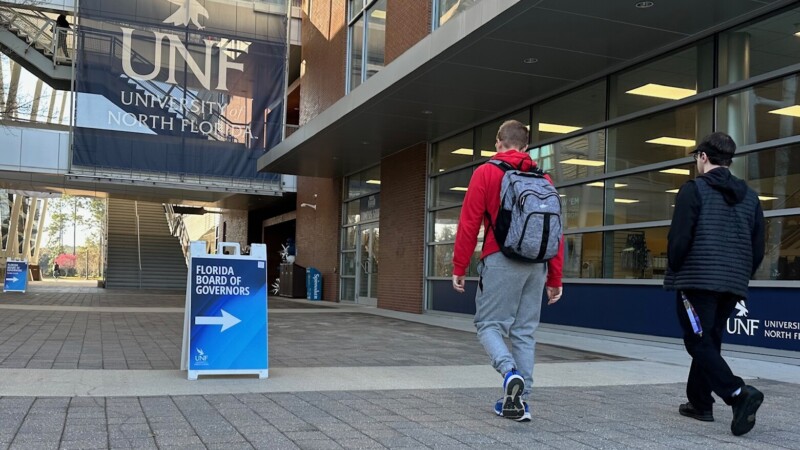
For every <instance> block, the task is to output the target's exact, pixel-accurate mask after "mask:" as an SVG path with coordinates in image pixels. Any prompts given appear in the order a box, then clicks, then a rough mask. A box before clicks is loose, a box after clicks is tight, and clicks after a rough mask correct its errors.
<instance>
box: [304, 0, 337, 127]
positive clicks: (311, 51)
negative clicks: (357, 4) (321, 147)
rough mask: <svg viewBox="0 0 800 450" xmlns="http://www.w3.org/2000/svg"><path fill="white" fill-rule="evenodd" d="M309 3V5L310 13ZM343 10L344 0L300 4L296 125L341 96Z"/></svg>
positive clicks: (307, 0) (316, 113)
mask: <svg viewBox="0 0 800 450" xmlns="http://www.w3.org/2000/svg"><path fill="white" fill-rule="evenodd" d="M309 3H311V4H312V7H311V11H310V12H309V10H308V7H309ZM345 10H346V2H345V0H327V1H326V0H313V1H310V0H304V1H303V29H302V38H301V39H302V43H303V48H302V61H303V62H302V64H303V66H302V67H301V69H300V73H301V75H300V85H301V89H300V125H303V124H306V123H308V122H309V121H310V120H311V119H313V118H314V117H316V116H317V115H318V114H319V113H321V112H322V111H324V110H325V109H327V108H328V107H330V106H331V105H333V104H334V103H336V101H337V100H339V99H340V98H342V97H343V96H344V82H345V68H346V58H347V53H346V49H347V22H346V16H345ZM309 13H310V14H309Z"/></svg>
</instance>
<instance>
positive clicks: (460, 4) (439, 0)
mask: <svg viewBox="0 0 800 450" xmlns="http://www.w3.org/2000/svg"><path fill="white" fill-rule="evenodd" d="M480 1H481V0H436V10H437V12H438V20H437V27H439V26H442V25H444V24H445V23H446V22H447V21H448V20H450V19H452V18H453V17H455V16H456V15H457V14H459V13H461V12H463V11H466V10H467V9H469V8H470V7H472V5H474V4H476V3H480Z"/></svg>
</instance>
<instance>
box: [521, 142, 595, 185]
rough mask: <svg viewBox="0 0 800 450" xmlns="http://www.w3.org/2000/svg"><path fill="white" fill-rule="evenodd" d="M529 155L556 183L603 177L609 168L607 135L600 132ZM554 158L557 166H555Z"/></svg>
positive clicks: (553, 145) (544, 148)
mask: <svg viewBox="0 0 800 450" xmlns="http://www.w3.org/2000/svg"><path fill="white" fill-rule="evenodd" d="M529 153H530V154H531V158H533V159H535V160H536V161H537V162H538V164H539V167H541V168H542V170H545V171H547V172H548V173H549V174H550V176H551V177H553V181H555V182H556V183H559V182H561V183H563V182H566V181H568V180H575V179H580V178H586V177H589V176H593V175H600V174H602V173H603V172H604V166H605V164H606V163H605V160H606V132H605V130H600V131H595V132H593V133H589V134H584V135H582V136H576V137H574V138H570V139H566V140H563V141H560V142H556V143H554V144H548V145H544V146H542V147H539V148H535V149H533V150H531V151H530V152H529ZM553 158H554V159H555V161H558V163H556V164H553V163H552V159H553Z"/></svg>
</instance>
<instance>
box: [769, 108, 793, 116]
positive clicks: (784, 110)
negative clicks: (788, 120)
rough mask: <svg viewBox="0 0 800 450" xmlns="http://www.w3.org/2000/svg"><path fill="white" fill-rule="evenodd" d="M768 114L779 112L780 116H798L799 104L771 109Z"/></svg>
mask: <svg viewBox="0 0 800 450" xmlns="http://www.w3.org/2000/svg"><path fill="white" fill-rule="evenodd" d="M769 113H770V114H780V115H782V116H792V117H800V105H794V106H788V107H786V108H781V109H773V110H772V111H770V112H769Z"/></svg>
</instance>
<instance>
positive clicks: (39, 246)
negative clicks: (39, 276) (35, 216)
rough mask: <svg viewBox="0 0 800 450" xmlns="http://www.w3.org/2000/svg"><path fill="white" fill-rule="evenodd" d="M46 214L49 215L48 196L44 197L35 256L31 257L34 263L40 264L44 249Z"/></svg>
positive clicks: (34, 250)
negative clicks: (41, 252) (40, 253)
mask: <svg viewBox="0 0 800 450" xmlns="http://www.w3.org/2000/svg"><path fill="white" fill-rule="evenodd" d="M45 216H47V199H46V198H45V199H42V213H41V215H40V216H39V227H38V228H37V230H39V232H38V233H36V245H35V246H34V249H33V258H32V259H31V262H32V263H33V264H39V252H40V250H41V249H42V248H41V246H42V234H44V218H45Z"/></svg>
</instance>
